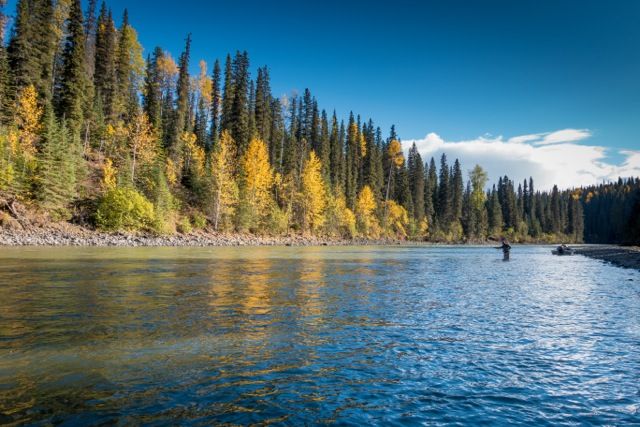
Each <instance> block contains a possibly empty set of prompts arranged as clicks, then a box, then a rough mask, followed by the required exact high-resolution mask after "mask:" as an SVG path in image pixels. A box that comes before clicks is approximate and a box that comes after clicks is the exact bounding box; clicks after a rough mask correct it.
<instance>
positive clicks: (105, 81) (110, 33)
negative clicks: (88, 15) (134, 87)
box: [93, 3, 117, 122]
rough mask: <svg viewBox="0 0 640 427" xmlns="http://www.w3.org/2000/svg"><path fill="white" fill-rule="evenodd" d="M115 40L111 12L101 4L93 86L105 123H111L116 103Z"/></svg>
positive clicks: (115, 33) (115, 34)
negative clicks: (101, 107)
mask: <svg viewBox="0 0 640 427" xmlns="http://www.w3.org/2000/svg"><path fill="white" fill-rule="evenodd" d="M116 38H117V32H116V29H115V25H114V23H113V18H112V15H111V11H110V10H109V11H107V7H106V5H105V3H102V8H101V11H100V15H99V17H98V28H97V31H96V56H95V73H94V80H93V84H94V87H95V91H96V96H98V97H99V98H100V104H102V106H103V113H104V116H105V118H106V120H107V122H113V120H114V114H115V102H116V90H117V85H116V61H115V60H116V57H115V54H116Z"/></svg>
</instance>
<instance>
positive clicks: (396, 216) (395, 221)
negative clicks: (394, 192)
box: [385, 200, 409, 239]
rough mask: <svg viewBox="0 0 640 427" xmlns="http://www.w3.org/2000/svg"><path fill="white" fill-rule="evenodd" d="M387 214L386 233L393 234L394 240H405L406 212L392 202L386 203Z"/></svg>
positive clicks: (407, 222) (407, 216) (407, 218)
mask: <svg viewBox="0 0 640 427" xmlns="http://www.w3.org/2000/svg"><path fill="white" fill-rule="evenodd" d="M385 209H386V211H387V212H388V215H389V216H388V227H389V229H388V230H386V231H387V233H392V234H394V235H395V236H394V237H396V238H400V239H405V238H406V237H407V226H408V225H409V214H408V213H407V210H406V209H405V208H404V207H403V206H401V205H399V204H397V203H396V202H395V201H393V200H389V201H387V202H386V208H385Z"/></svg>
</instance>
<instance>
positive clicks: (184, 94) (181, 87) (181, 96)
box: [169, 34, 191, 158]
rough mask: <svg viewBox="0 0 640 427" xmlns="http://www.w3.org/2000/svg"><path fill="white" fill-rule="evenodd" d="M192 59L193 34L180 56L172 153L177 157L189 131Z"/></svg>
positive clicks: (171, 141) (188, 37) (171, 145)
mask: <svg viewBox="0 0 640 427" xmlns="http://www.w3.org/2000/svg"><path fill="white" fill-rule="evenodd" d="M190 59H191V34H189V35H188V36H187V40H186V43H185V48H184V51H183V52H182V55H180V64H179V70H180V71H179V74H178V83H177V87H176V93H177V99H176V109H175V113H174V117H173V123H172V129H171V140H170V147H169V148H170V152H171V155H172V157H174V158H175V157H176V156H178V155H179V153H181V152H182V144H181V136H182V133H183V132H185V131H186V130H187V126H188V124H189V123H188V114H189V98H190V91H189V89H190V87H191V77H190V75H189V61H190Z"/></svg>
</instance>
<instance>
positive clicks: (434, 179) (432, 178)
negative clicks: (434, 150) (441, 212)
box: [424, 157, 438, 227]
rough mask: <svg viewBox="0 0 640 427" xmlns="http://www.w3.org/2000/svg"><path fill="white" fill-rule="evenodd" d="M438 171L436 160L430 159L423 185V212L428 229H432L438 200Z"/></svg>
mask: <svg viewBox="0 0 640 427" xmlns="http://www.w3.org/2000/svg"><path fill="white" fill-rule="evenodd" d="M437 190H438V171H437V169H436V160H435V159H434V158H433V157H431V161H430V162H429V170H428V172H427V174H426V177H425V183H424V212H425V215H426V217H427V222H428V224H429V227H433V225H434V223H435V220H436V206H437V205H438V204H437V199H438V191H437Z"/></svg>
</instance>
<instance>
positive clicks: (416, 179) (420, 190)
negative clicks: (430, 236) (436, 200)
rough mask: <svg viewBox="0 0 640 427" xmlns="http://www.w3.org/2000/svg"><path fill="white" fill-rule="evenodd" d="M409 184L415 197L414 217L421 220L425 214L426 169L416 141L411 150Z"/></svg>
mask: <svg viewBox="0 0 640 427" xmlns="http://www.w3.org/2000/svg"><path fill="white" fill-rule="evenodd" d="M408 166H409V185H410V188H411V190H412V198H413V218H414V219H415V220H416V221H417V222H419V221H422V219H423V218H424V216H425V200H424V197H425V191H426V190H425V181H424V179H425V171H424V163H423V162H422V157H421V156H420V153H419V152H418V147H417V146H416V144H415V142H414V143H413V146H412V147H411V149H410V150H409V157H408Z"/></svg>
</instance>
